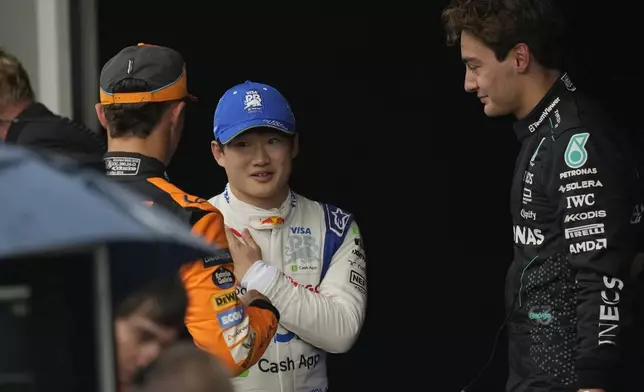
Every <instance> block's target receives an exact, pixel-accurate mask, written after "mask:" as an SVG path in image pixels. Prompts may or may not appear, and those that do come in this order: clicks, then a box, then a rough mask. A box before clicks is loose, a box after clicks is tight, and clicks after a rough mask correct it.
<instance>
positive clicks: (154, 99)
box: [96, 44, 279, 376]
mask: <svg viewBox="0 0 644 392" xmlns="http://www.w3.org/2000/svg"><path fill="white" fill-rule="evenodd" d="M100 100H101V102H100V103H99V104H97V105H96V113H97V115H98V118H99V121H100V123H101V125H102V126H103V127H105V128H106V129H107V133H108V152H107V154H106V155H105V157H104V161H105V168H106V171H107V175H108V176H110V177H111V178H112V179H113V180H115V181H117V182H119V183H122V184H123V185H124V186H126V187H128V188H130V189H133V190H134V191H136V192H138V193H139V194H141V195H143V196H144V198H145V199H144V200H145V201H146V203H147V204H148V205H160V206H162V207H165V208H167V209H169V210H170V211H171V212H173V213H174V214H176V215H177V216H179V217H180V218H182V219H183V220H184V221H185V222H186V223H189V224H190V225H191V226H192V228H193V232H194V233H195V234H196V235H199V236H202V237H204V238H205V239H206V240H207V241H208V242H210V243H212V244H214V245H216V246H217V247H218V248H220V249H221V252H220V253H219V254H218V255H217V256H214V257H208V258H204V259H202V260H198V261H195V262H194V263H190V264H187V265H185V266H184V267H182V269H181V277H182V281H183V283H184V286H185V288H186V291H187V293H188V302H189V303H188V308H187V312H186V326H187V329H188V331H189V332H190V334H191V335H192V338H193V340H194V342H195V344H196V345H197V346H198V347H200V348H202V349H204V350H206V351H208V352H210V353H212V354H214V355H216V356H217V357H219V358H220V359H221V360H222V361H223V362H224V363H225V364H226V366H227V368H228V370H229V372H230V374H231V376H237V375H239V374H241V373H242V372H244V371H245V370H246V369H248V368H250V367H251V366H253V365H254V364H255V363H256V362H257V361H258V360H259V359H260V358H261V357H262V354H263V353H264V351H265V350H266V348H267V347H268V344H269V343H270V341H271V339H272V338H273V336H274V334H275V331H276V330H277V322H278V321H279V313H278V311H277V310H276V309H275V307H273V305H272V304H271V303H270V301H268V299H266V298H265V297H263V296H262V295H260V294H259V293H257V292H255V293H250V295H248V296H247V297H245V298H243V299H242V298H238V297H237V295H236V287H237V284H238V282H237V279H236V278H235V276H234V274H233V263H232V259H231V257H230V253H229V252H228V243H227V241H226V236H225V232H224V223H223V222H224V220H223V217H222V215H221V213H220V212H219V210H217V209H216V208H214V207H213V206H212V205H211V204H209V203H208V202H207V201H206V200H204V199H201V198H198V197H194V196H192V195H189V194H187V193H185V192H183V191H181V190H180V189H178V188H177V187H175V186H174V185H172V184H171V183H170V182H169V181H168V177H167V176H166V166H167V165H168V163H169V162H170V160H171V159H172V156H173V155H174V152H175V151H176V148H177V145H178V144H179V140H180V138H181V133H182V130H183V124H184V114H185V112H184V108H185V105H186V101H189V100H194V97H192V96H191V95H189V94H188V92H187V80H186V68H185V64H184V60H183V57H182V56H181V55H180V54H179V53H178V52H176V51H175V50H173V49H170V48H166V47H161V46H154V45H145V44H139V45H137V46H130V47H127V48H125V49H123V50H122V51H120V52H119V53H118V54H116V55H115V56H114V57H113V58H112V59H110V60H109V61H108V62H107V63H106V64H105V65H104V67H103V69H102V71H101V76H100ZM253 261H254V260H253ZM133 268H135V266H134V267H133ZM242 300H243V301H242Z"/></svg>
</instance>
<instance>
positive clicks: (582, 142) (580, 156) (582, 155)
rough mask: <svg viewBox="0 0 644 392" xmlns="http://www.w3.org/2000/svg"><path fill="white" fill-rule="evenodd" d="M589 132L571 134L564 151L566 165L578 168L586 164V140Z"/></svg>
mask: <svg viewBox="0 0 644 392" xmlns="http://www.w3.org/2000/svg"><path fill="white" fill-rule="evenodd" d="M589 137H590V134H589V133H587V132H584V133H577V134H574V135H572V137H571V138H570V141H569V142H568V147H566V152H565V153H564V159H565V161H566V165H568V167H569V168H571V169H579V168H580V167H582V166H584V165H585V164H586V161H587V160H588V152H587V151H586V147H585V146H586V142H588V138H589Z"/></svg>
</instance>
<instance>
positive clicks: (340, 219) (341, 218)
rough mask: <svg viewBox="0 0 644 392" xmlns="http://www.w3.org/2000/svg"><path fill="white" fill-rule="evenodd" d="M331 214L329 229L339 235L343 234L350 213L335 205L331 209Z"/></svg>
mask: <svg viewBox="0 0 644 392" xmlns="http://www.w3.org/2000/svg"><path fill="white" fill-rule="evenodd" d="M331 216H332V219H331V230H333V232H335V234H337V235H339V236H342V235H344V230H345V229H346V228H347V222H349V218H350V217H351V215H349V214H347V213H346V212H344V211H342V210H341V209H340V208H338V207H336V209H335V211H331Z"/></svg>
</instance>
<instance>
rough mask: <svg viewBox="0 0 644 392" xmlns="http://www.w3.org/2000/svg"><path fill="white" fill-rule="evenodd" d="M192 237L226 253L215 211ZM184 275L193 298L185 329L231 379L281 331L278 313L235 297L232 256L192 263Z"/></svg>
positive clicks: (221, 224)
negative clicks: (224, 367)
mask: <svg viewBox="0 0 644 392" xmlns="http://www.w3.org/2000/svg"><path fill="white" fill-rule="evenodd" d="M213 209H214V207H213ZM193 233H194V234H195V235H198V236H201V237H203V238H204V239H206V240H207V241H208V242H210V243H212V244H215V245H217V246H218V247H219V248H222V249H228V243H227V241H226V235H225V232H224V220H223V216H222V215H221V213H220V212H219V211H217V210H215V211H210V212H207V213H206V212H204V213H203V217H201V218H199V219H198V220H197V221H196V222H195V223H194V225H193ZM222 262H223V263H222ZM181 275H182V278H183V281H184V285H185V287H186V291H187V292H188V299H189V304H188V310H187V313H186V325H187V327H188V330H189V331H190V334H191V335H192V337H193V339H194V342H195V344H196V345H197V346H198V347H200V348H202V349H204V350H206V351H208V352H210V353H212V354H213V355H216V356H217V357H218V358H220V359H221V360H222V361H223V362H224V363H225V364H226V366H227V368H228V370H229V372H230V373H231V375H232V376H233V377H236V376H238V375H240V374H241V373H243V372H244V371H245V370H247V369H248V368H250V367H251V366H253V365H255V363H257V361H259V359H260V358H261V357H262V355H263V354H264V352H265V351H266V348H267V347H268V345H269V343H270V341H271V339H272V338H273V336H274V335H275V331H276V330H277V323H278V321H279V313H278V312H277V310H276V309H275V308H274V307H273V305H271V304H270V303H269V302H268V301H264V300H255V301H253V302H252V303H251V304H250V305H248V306H246V307H245V306H244V304H243V303H242V302H241V300H240V299H239V298H238V297H237V286H238V282H237V279H236V278H235V275H234V274H233V264H232V260H231V259H230V257H227V259H226V260H222V259H221V258H220V259H219V260H217V261H215V262H213V263H212V265H211V264H210V262H209V261H208V259H206V260H199V261H197V262H194V263H192V264H188V265H186V266H185V267H184V268H183V269H182V271H181Z"/></svg>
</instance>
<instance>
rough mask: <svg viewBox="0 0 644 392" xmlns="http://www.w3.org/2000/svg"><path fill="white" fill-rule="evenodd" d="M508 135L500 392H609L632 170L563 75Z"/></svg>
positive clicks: (631, 231) (625, 309)
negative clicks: (503, 381)
mask: <svg viewBox="0 0 644 392" xmlns="http://www.w3.org/2000/svg"><path fill="white" fill-rule="evenodd" d="M514 129H515V132H516V134H517V137H518V139H519V141H520V143H521V148H520V152H519V157H518V159H517V161H516V168H515V173H514V178H513V185H512V194H511V212H512V220H513V237H514V260H513V262H512V264H511V266H510V268H509V270H508V274H507V280H506V306H507V308H508V309H507V310H508V314H509V316H508V317H509V330H508V335H509V366H510V369H509V378H508V381H507V385H506V389H507V391H512V392H528V391H530V392H539V391H544V392H545V391H577V389H578V388H605V389H607V390H608V391H611V389H610V387H611V383H612V382H615V381H616V380H614V378H615V375H616V374H617V370H618V368H619V367H620V366H621V365H620V350H622V349H623V346H624V345H625V344H627V343H626V342H624V341H623V336H624V334H623V330H624V328H626V327H627V325H628V323H629V320H630V318H631V308H630V306H629V301H628V298H629V295H628V293H629V287H628V283H629V282H628V277H629V269H630V267H631V263H632V261H633V259H634V256H635V251H636V245H637V244H636V236H635V233H636V226H637V223H638V222H639V220H638V219H637V218H638V210H637V209H636V208H635V206H636V203H637V199H638V197H639V186H638V173H637V170H636V168H635V166H634V165H633V164H632V159H631V158H630V154H629V152H628V150H627V149H626V148H625V146H623V145H622V143H620V141H619V138H618V137H617V136H618V134H617V132H618V130H617V128H616V127H615V126H614V125H613V124H612V123H611V122H610V121H609V119H608V117H607V116H606V115H605V114H603V112H602V111H601V110H600V109H599V108H598V107H597V106H596V105H595V104H594V103H592V102H591V101H590V100H589V99H587V98H586V97H584V96H583V95H582V94H581V93H579V92H578V91H577V88H576V87H575V85H574V84H573V83H572V81H571V80H570V78H569V76H568V75H567V74H563V76H562V77H561V78H560V79H559V80H557V82H556V83H555V84H554V86H553V87H552V88H551V90H550V91H549V92H548V93H547V95H546V96H545V97H544V98H543V99H542V101H541V102H540V103H539V104H538V105H537V107H535V108H534V110H532V112H531V113H530V114H529V115H528V116H526V117H525V118H523V119H521V120H520V121H518V122H516V123H515V125H514Z"/></svg>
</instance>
